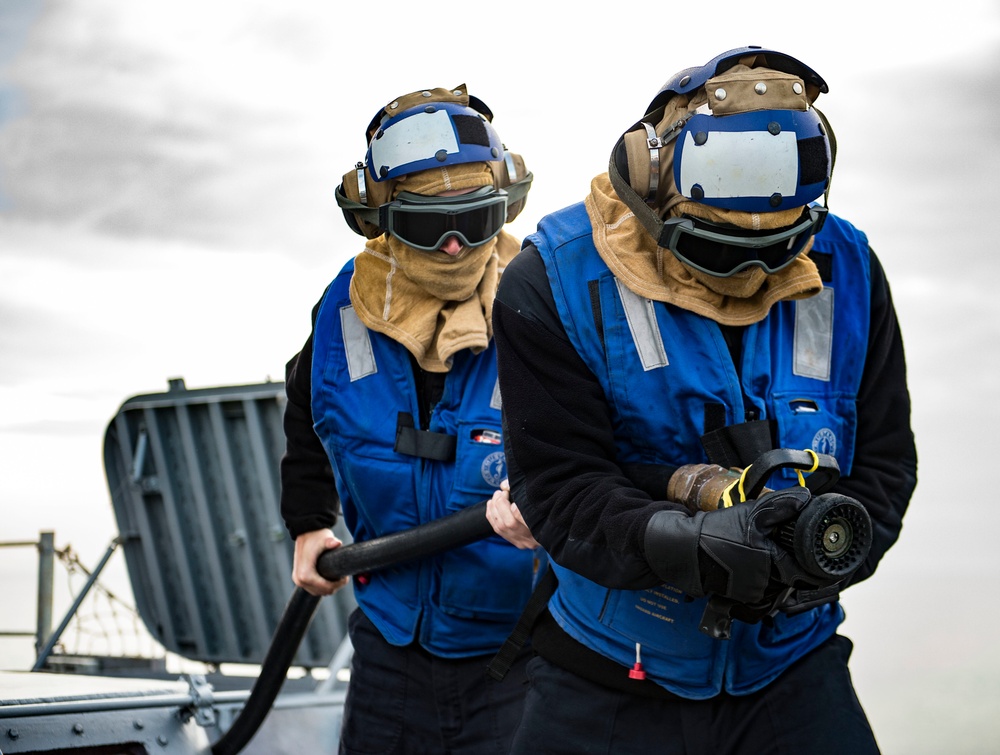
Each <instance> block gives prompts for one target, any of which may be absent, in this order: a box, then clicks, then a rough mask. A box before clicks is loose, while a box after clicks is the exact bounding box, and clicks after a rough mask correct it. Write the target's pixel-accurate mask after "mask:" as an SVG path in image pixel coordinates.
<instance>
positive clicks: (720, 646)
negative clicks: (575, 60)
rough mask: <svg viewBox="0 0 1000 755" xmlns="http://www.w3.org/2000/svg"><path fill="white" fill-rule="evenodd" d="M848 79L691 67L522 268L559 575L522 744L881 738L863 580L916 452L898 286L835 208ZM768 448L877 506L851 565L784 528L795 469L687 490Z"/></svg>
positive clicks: (538, 460)
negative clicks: (817, 566)
mask: <svg viewBox="0 0 1000 755" xmlns="http://www.w3.org/2000/svg"><path fill="white" fill-rule="evenodd" d="M826 91H827V85H826V83H825V82H824V80H823V79H822V78H821V77H820V76H819V75H818V74H817V73H816V72H815V71H813V70H812V69H811V68H809V67H808V66H806V65H804V64H803V63H801V62H800V61H798V60H795V59H794V58H791V57H789V56H788V55H785V54H782V53H780V52H776V51H772V50H763V49H761V48H756V47H748V48H740V49H737V50H731V51H729V52H726V53H723V54H722V55H720V56H718V57H716V58H714V59H713V60H711V61H710V62H709V63H708V64H706V65H704V66H700V67H696V68H690V69H686V70H684V71H681V72H680V73H678V74H677V75H676V76H674V77H673V78H671V79H670V80H669V81H668V82H667V84H666V85H665V86H664V87H663V89H662V90H661V91H660V92H659V93H658V94H657V95H656V97H655V98H654V99H653V101H652V102H651V104H650V106H649V107H648V108H647V110H646V115H645V116H644V117H643V118H642V119H641V120H640V121H639V122H637V123H636V124H634V125H633V126H632V127H631V128H629V129H628V131H627V132H626V133H625V134H624V135H623V137H622V138H621V139H620V140H619V141H618V143H617V144H616V146H615V148H614V150H613V152H612V156H611V160H610V163H609V169H608V172H607V173H604V174H602V175H599V176H597V177H596V178H595V179H594V180H593V181H592V184H591V190H590V193H589V194H588V195H587V196H586V198H585V199H584V201H582V202H580V203H578V204H575V205H572V206H570V207H567V208H565V209H563V210H560V211H557V212H555V213H552V214H551V215H548V216H546V217H545V218H543V219H542V220H541V222H540V223H539V224H538V230H537V232H536V233H534V234H533V235H531V236H529V237H528V238H527V239H525V242H524V245H523V249H522V251H521V254H520V255H518V257H517V258H516V259H515V260H514V262H513V263H512V265H511V266H510V267H509V268H508V270H507V273H506V274H505V276H504V279H503V282H502V284H501V286H500V289H499V292H498V296H497V301H496V303H495V306H494V310H493V322H494V331H495V337H496V341H497V351H498V362H499V366H500V370H499V374H500V385H501V389H502V392H503V400H504V423H505V430H506V432H505V443H506V448H507V463H508V468H509V473H510V481H511V488H512V494H513V498H514V500H516V501H518V502H519V503H520V506H521V512H522V513H523V515H524V519H525V521H526V522H527V524H528V526H529V527H530V530H531V532H532V534H533V536H534V537H535V538H536V539H537V540H538V542H539V543H541V545H542V547H543V548H544V549H545V551H546V552H547V554H548V557H549V558H550V559H551V563H552V564H553V567H552V571H553V573H554V574H555V575H556V576H557V578H558V580H557V586H556V588H555V591H554V593H553V594H552V595H551V598H550V599H549V601H548V604H547V607H546V609H545V610H544V611H542V612H541V613H540V615H539V616H538V618H537V621H536V622H535V624H534V626H533V630H532V642H533V646H534V649H535V651H536V652H537V653H538V656H539V657H537V658H535V659H533V660H532V661H531V662H530V663H529V665H528V675H529V679H530V687H529V691H528V695H527V699H526V702H525V711H524V715H523V717H522V720H521V725H520V728H519V730H518V733H517V735H516V736H515V739H514V745H513V749H512V751H513V752H516V753H529V752H530V753H534V752H545V753H579V752H590V753H615V754H616V755H617V754H618V753H650V752H656V753H671V754H673V753H677V754H680V753H712V755H722V753H744V752H746V753H754V754H755V755H760V753H786V754H787V753H809V754H810V755H817V754H818V753H847V752H849V753H852V755H855V754H856V753H873V752H877V751H878V747H877V744H876V740H875V738H874V735H873V733H872V730H871V727H870V725H869V723H868V721H867V718H866V716H865V713H864V711H863V709H862V707H861V705H860V703H859V701H858V699H857V696H856V694H855V692H854V689H853V686H852V683H851V679H850V674H849V671H848V665H847V662H848V657H849V655H850V652H851V643H850V640H849V639H847V638H846V637H843V636H841V635H838V634H837V627H838V625H839V624H840V623H841V622H842V621H843V619H844V612H843V610H842V608H841V604H840V602H839V592H840V591H842V590H843V589H844V588H845V587H847V586H849V585H850V584H852V583H856V582H858V581H861V580H863V579H866V578H867V577H869V576H870V575H871V574H872V573H873V572H874V570H875V567H876V565H877V564H878V562H879V560H880V558H881V557H882V556H883V555H884V553H885V552H886V551H887V550H888V548H889V547H890V546H891V545H892V544H893V543H894V542H895V540H896V538H897V536H898V534H899V531H900V528H901V520H902V517H903V514H904V512H905V510H906V508H907V505H908V502H909V499H910V496H911V494H912V492H913V489H914V486H915V484H916V450H915V446H914V440H913V435H912V432H911V429H910V421H909V414H910V401H909V394H908V389H907V384H906V369H905V362H904V355H903V347H902V341H901V337H900V333H899V329H898V325H897V320H896V316H895V313H894V309H893V306H892V301H891V298H890V295H889V287H888V284H887V283H886V279H885V276H884V274H883V271H882V268H881V266H880V264H879V262H878V260H877V258H876V257H875V255H874V253H873V252H872V251H871V249H870V248H869V245H868V241H867V238H866V237H865V235H864V234H863V233H862V232H861V231H859V230H858V229H857V228H855V227H854V226H852V225H851V224H850V223H848V222H847V221H846V220H843V219H841V218H839V217H836V216H835V215H833V214H830V213H828V212H827V209H826V206H825V205H826V202H825V199H826V195H827V193H828V190H829V188H830V177H831V171H832V167H833V160H834V151H835V140H834V138H833V134H832V131H831V130H830V127H829V124H828V123H827V122H826V119H825V117H824V116H823V115H822V113H820V111H818V110H817V109H816V108H815V105H814V102H815V100H816V98H817V97H818V96H819V94H820V93H821V92H826ZM820 199H823V200H824V201H823V202H822V203H820V202H819V200H820ZM771 449H799V450H802V451H806V450H808V451H809V452H811V453H814V454H816V455H818V454H826V455H828V456H832V457H834V458H835V459H836V464H837V465H838V466H839V471H840V474H841V476H840V478H839V480H838V481H837V482H836V484H835V486H834V487H833V489H832V491H831V493H830V494H829V495H837V496H841V497H842V498H841V499H840V500H843V501H845V502H850V503H851V504H853V505H854V506H855V507H856V508H855V510H859V511H861V513H862V514H864V513H865V512H867V514H868V515H869V516H870V520H871V533H870V534H871V540H872V543H871V548H870V551H869V552H868V555H867V556H862V557H859V559H858V563H857V564H856V565H855V566H854V567H852V569H853V571H851V572H850V573H846V574H844V575H843V576H838V577H833V578H830V579H827V580H824V579H817V578H816V577H815V575H811V574H808V573H806V572H805V571H803V567H802V565H801V562H800V561H799V560H798V559H797V558H793V554H792V552H789V551H786V550H785V548H784V547H783V546H782V545H779V544H778V543H777V541H776V540H775V539H773V538H772V537H771V535H772V534H773V533H774V532H775V531H776V530H777V529H778V527H779V526H780V525H781V524H783V523H786V522H790V521H792V520H795V519H796V518H797V517H798V516H799V514H800V513H801V512H802V511H804V510H805V509H806V508H807V507H808V506H810V505H812V504H813V503H814V500H815V498H819V497H820V496H818V495H817V496H815V498H814V496H813V495H812V493H811V492H810V490H809V489H807V487H805V486H804V485H800V484H799V482H798V480H797V476H796V474H794V473H792V471H791V470H787V469H783V470H780V471H778V472H776V473H775V474H774V475H773V476H772V477H771V479H770V481H769V483H768V487H769V488H770V489H772V490H773V492H764V493H763V494H760V495H757V497H756V498H753V497H752V498H751V500H746V501H744V502H737V503H735V504H734V505H731V506H728V507H721V508H718V509H717V510H709V511H701V510H699V511H696V512H694V513H692V512H691V511H690V510H689V509H688V508H686V507H685V506H683V505H681V504H680V503H678V502H676V501H674V500H668V497H667V488H668V481H669V480H670V478H671V475H672V474H673V472H674V470H676V469H677V468H678V467H681V466H682V465H687V464H692V463H707V462H709V461H713V462H716V463H720V461H721V462H722V466H723V467H742V468H745V467H746V465H748V464H751V463H752V462H753V460H754V458H757V456H758V452H764V451H770V450H771ZM817 458H818V456H817ZM860 507H863V509H861V508H860ZM710 601H711V602H710ZM720 602H721V604H722V605H728V606H730V608H729V610H730V613H729V615H728V618H731V619H733V620H732V621H731V623H729V624H728V625H727V628H726V632H713V631H712V629H713V625H712V624H711V623H710V622H703V618H704V617H705V616H707V615H708V613H707V612H706V607H707V606H712V605H718V604H720Z"/></svg>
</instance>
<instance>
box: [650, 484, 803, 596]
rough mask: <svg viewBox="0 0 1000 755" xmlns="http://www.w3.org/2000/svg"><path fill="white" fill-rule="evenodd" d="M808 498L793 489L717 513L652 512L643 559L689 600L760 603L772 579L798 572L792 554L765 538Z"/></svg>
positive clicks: (789, 518) (800, 508) (771, 587)
mask: <svg viewBox="0 0 1000 755" xmlns="http://www.w3.org/2000/svg"><path fill="white" fill-rule="evenodd" d="M810 497H811V493H810V492H809V491H808V490H807V489H805V488H802V487H795V488H787V489H785V490H776V491H774V492H771V493H767V494H765V495H763V496H761V497H760V498H758V499H757V500H754V501H745V502H743V503H738V504H735V505H734V506H730V507H729V508H725V509H719V510H718V511H699V512H697V513H696V514H694V515H690V516H689V515H687V514H684V513H680V512H676V511H660V512H657V513H656V514H654V515H653V517H652V519H650V520H649V524H648V525H647V526H646V534H645V537H644V541H645V551H646V560H647V561H648V562H649V565H650V567H651V568H652V570H653V572H654V573H655V574H656V575H657V576H658V577H660V578H661V579H662V580H663V581H664V582H669V583H670V584H672V585H674V586H676V587H678V588H680V589H681V590H683V591H684V592H686V593H687V594H689V595H691V596H692V597H695V598H700V597H703V596H705V595H708V594H714V595H718V596H720V597H723V598H728V599H730V600H733V601H736V602H738V603H747V604H756V603H760V602H761V601H762V600H764V598H765V595H767V594H769V592H773V591H774V581H773V579H774V578H775V577H776V576H777V577H779V578H780V577H781V576H782V573H783V572H787V573H788V578H790V579H791V578H794V576H795V575H796V574H797V572H798V569H797V568H796V567H795V565H794V558H793V557H792V555H791V554H790V553H787V552H786V551H785V550H783V549H782V548H781V547H780V546H778V545H777V544H776V543H775V542H774V541H772V540H771V539H770V535H771V533H772V532H773V531H774V530H775V528H777V527H778V526H780V525H781V524H784V523H785V522H787V521H790V520H792V519H794V518H795V517H796V516H798V514H799V512H800V511H801V510H802V509H803V508H804V507H805V506H806V504H807V503H808V502H809V499H810Z"/></svg>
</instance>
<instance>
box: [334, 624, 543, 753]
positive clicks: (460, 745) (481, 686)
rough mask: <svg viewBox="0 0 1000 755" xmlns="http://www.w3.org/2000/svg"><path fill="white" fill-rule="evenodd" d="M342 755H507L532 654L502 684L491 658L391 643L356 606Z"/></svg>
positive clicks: (521, 660)
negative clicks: (489, 670)
mask: <svg viewBox="0 0 1000 755" xmlns="http://www.w3.org/2000/svg"><path fill="white" fill-rule="evenodd" d="M348 631H349V633H350V636H351V642H352V643H353V644H354V657H353V659H352V661H351V682H350V684H349V685H348V688H347V700H346V703H345V706H344V722H343V726H342V729H341V739H340V752H341V753H343V754H344V755H360V754H361V753H365V754H366V755H371V754H373V753H392V754H393V755H403V754H405V755H423V754H425V753H427V754H429V753H435V754H443V753H448V755H492V754H493V753H496V755H506V753H507V752H508V749H509V747H510V740H511V737H512V736H513V735H514V732H515V731H516V729H517V725H518V722H519V720H520V718H521V710H522V706H523V702H524V693H525V691H526V689H527V679H526V676H525V665H526V663H527V658H528V655H527V653H525V654H522V657H521V658H519V659H518V661H517V662H516V663H515V664H514V665H513V667H512V668H511V670H510V672H509V673H508V674H507V676H506V677H505V678H504V680H503V681H502V682H496V681H493V680H492V679H490V678H489V677H488V676H487V675H486V665H487V664H488V663H489V662H490V660H491V659H492V656H491V655H487V656H476V657H472V658H458V659H454V658H438V657H436V656H433V655H431V654H430V653H428V652H427V651H426V650H424V649H423V648H421V647H419V646H417V645H410V646H407V647H396V646H394V645H390V644H389V643H388V642H386V641H385V639H384V638H383V637H382V635H381V634H380V633H379V631H378V630H377V629H376V628H375V625H374V624H372V622H371V620H370V619H369V618H368V617H367V616H365V615H364V613H363V612H362V611H361V610H360V609H358V610H356V611H354V612H353V613H352V614H351V617H350V619H349V621H348Z"/></svg>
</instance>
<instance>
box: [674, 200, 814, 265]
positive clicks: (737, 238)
mask: <svg viewBox="0 0 1000 755" xmlns="http://www.w3.org/2000/svg"><path fill="white" fill-rule="evenodd" d="M826 213H827V209H826V208H825V207H821V206H819V205H817V206H814V207H807V208H806V210H805V212H803V215H802V219H801V220H800V221H799V222H797V223H796V224H795V225H792V226H789V227H788V228H784V229H782V230H780V231H777V232H774V231H747V230H743V229H736V228H732V227H723V226H720V225H716V224H715V223H710V222H708V221H707V220H701V219H700V218H692V217H690V216H684V217H679V218H670V219H668V220H666V221H664V223H663V233H662V234H661V235H660V246H663V247H666V248H667V249H669V250H670V251H671V252H673V253H674V256H676V257H677V259H679V260H680V261H681V262H683V263H685V264H686V265H689V266H691V267H693V268H694V269H696V270H700V271H702V272H703V273H708V274H709V275H714V276H716V277H718V278H727V277H729V276H730V275H735V274H736V273H738V272H740V271H741V270H745V269H746V268H748V267H751V266H752V265H756V266H757V267H760V268H763V269H764V271H765V272H767V273H776V272H778V271H779V270H781V269H783V268H785V267H787V266H788V265H790V264H791V263H792V261H793V260H794V259H795V258H796V257H797V256H798V255H799V254H800V253H801V252H802V250H803V249H804V248H805V246H806V244H807V243H808V242H809V239H810V238H812V236H813V235H815V234H817V233H819V231H820V229H822V228H823V222H824V221H825V220H826Z"/></svg>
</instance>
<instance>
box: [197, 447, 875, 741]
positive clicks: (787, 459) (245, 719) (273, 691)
mask: <svg viewBox="0 0 1000 755" xmlns="http://www.w3.org/2000/svg"><path fill="white" fill-rule="evenodd" d="M780 469H793V470H798V471H799V472H802V473H804V474H805V473H807V475H806V476H804V477H800V481H801V482H802V484H804V485H805V486H806V487H808V488H809V489H810V491H811V492H812V493H814V497H813V498H812V499H811V500H810V502H809V504H808V505H807V506H806V507H805V509H803V510H802V512H801V513H800V514H799V516H798V517H797V518H796V519H795V520H794V521H791V522H787V523H786V524H784V525H782V526H781V527H779V528H778V530H777V532H776V533H775V534H774V536H773V537H774V539H775V540H776V541H777V542H778V543H779V544H780V545H782V547H784V548H786V549H787V550H788V551H790V552H791V553H792V554H793V555H794V557H795V559H796V561H797V562H798V563H799V565H800V566H802V568H803V569H804V570H805V571H806V572H808V573H809V574H811V575H812V576H814V577H816V578H817V579H823V580H830V579H837V578H842V577H845V576H847V575H849V574H851V573H853V572H854V570H855V569H857V567H858V566H860V565H861V563H862V562H863V561H864V559H865V558H866V557H867V555H868V551H869V549H870V548H871V542H872V529H871V519H870V517H869V515H868V512H867V511H866V510H865V509H864V507H863V506H861V504H860V503H858V502H857V501H855V500H853V499H851V498H847V497H845V496H826V497H825V496H824V495H822V493H823V492H824V491H825V490H828V489H829V488H830V487H831V486H832V485H833V484H834V483H835V482H836V481H837V480H838V479H839V477H840V468H839V466H838V465H837V460H836V459H835V458H834V457H832V456H828V455H825V454H815V453H813V452H811V451H794V450H790V449H775V450H773V451H768V452H766V453H765V454H762V455H761V456H760V458H758V459H757V460H756V461H755V462H754V463H753V464H752V465H750V466H749V467H747V468H746V469H744V470H735V469H724V468H722V467H719V466H716V465H712V464H690V465H685V466H682V467H680V468H678V469H677V470H676V471H674V472H673V473H672V474H671V476H670V478H669V481H668V484H667V496H666V497H667V499H668V500H672V501H676V502H678V503H683V504H684V505H685V506H687V507H688V508H689V509H690V510H691V511H696V510H699V509H700V510H702V511H712V510H715V509H718V508H720V507H723V506H726V505H739V502H740V501H742V500H750V499H753V498H755V497H757V496H758V495H761V494H762V493H764V492H766V491H767V488H765V487H764V485H765V483H766V482H767V480H768V478H769V477H770V476H771V475H772V474H774V473H775V472H777V471H779V470H780ZM734 493H735V494H737V495H739V499H740V500H738V501H734V500H733V498H732V496H733V495H734ZM486 503H487V502H486V501H481V502H480V503H477V504H475V505H473V506H470V507H468V508H465V509H462V510H461V511H457V512H455V513H454V514H449V515H447V516H444V517H441V518H440V519H436V520H434V521H432V522H427V523H426V524H422V525H419V526H417V527H414V528H412V529H409V530H404V531H402V532H395V533H392V534H390V535H385V536H382V537H377V538H373V539H372V540H366V541H363V542H357V543H351V544H349V545H343V546H341V547H339V548H334V549H332V550H328V551H324V552H323V553H322V554H321V555H320V557H319V559H318V561H317V563H316V570H317V571H318V572H319V574H320V575H321V576H322V577H324V578H325V579H328V580H330V581H336V580H338V579H340V578H341V577H348V576H354V575H358V574H364V573H368V572H372V571H376V570H378V569H383V568H385V567H387V566H392V565H395V564H398V563H403V562H405V561H411V560H415V559H418V558H425V557H427V556H432V555H435V554H438V553H442V552H444V551H446V550H450V549H452V548H459V547H461V546H464V545H469V544H470V543H473V542H475V541H477V540H481V539H483V538H485V537H488V536H489V535H491V534H493V529H492V527H491V526H490V524H489V522H488V521H487V519H486ZM319 600H320V598H319V597H317V596H314V595H310V594H309V593H308V592H306V591H305V590H303V589H302V588H296V590H295V592H294V593H293V594H292V597H291V598H290V600H289V601H288V604H287V605H286V607H285V611H284V613H283V614H282V617H281V620H280V622H279V623H278V626H277V628H276V629H275V632H274V635H273V637H272V639H271V645H270V647H269V648H268V651H267V654H266V655H265V657H264V661H263V663H262V664H261V673H260V676H259V677H258V679H257V681H256V682H255V683H254V686H253V689H252V690H251V692H250V696H249V698H248V699H247V702H246V704H245V705H244V707H243V710H242V711H241V712H240V714H239V715H238V716H237V718H236V719H235V721H233V725H232V726H231V727H230V728H229V730H228V731H226V733H225V734H224V735H223V736H222V737H220V738H219V740H218V741H217V742H216V743H215V744H214V745H213V746H212V755H236V753H239V752H240V751H241V750H242V749H243V748H244V747H245V746H246V745H247V743H248V742H249V741H250V740H251V739H252V738H253V736H254V734H256V733H257V730H258V729H259V728H260V725H261V724H262V723H263V721H264V718H265V717H266V716H267V714H268V712H269V711H270V709H271V706H272V704H273V703H274V699H275V698H276V697H277V695H278V692H279V691H280V689H281V686H282V684H283V683H284V681H285V675H286V674H287V672H288V668H289V667H290V666H291V663H292V659H293V658H294V656H295V653H296V652H297V650H298V647H299V644H300V643H301V641H302V638H303V636H305V633H306V630H307V629H308V628H309V623H310V622H311V621H312V617H313V614H314V613H315V612H316V607H317V606H318V605H319ZM730 608H731V604H729V603H727V601H724V600H722V599H719V598H717V597H715V596H713V597H712V598H710V599H709V603H708V607H707V608H706V610H705V616H704V617H703V618H702V631H704V632H706V633H708V634H711V635H712V636H715V637H720V638H725V637H728V629H729V623H730V622H731V619H730V618H729V610H730Z"/></svg>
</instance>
